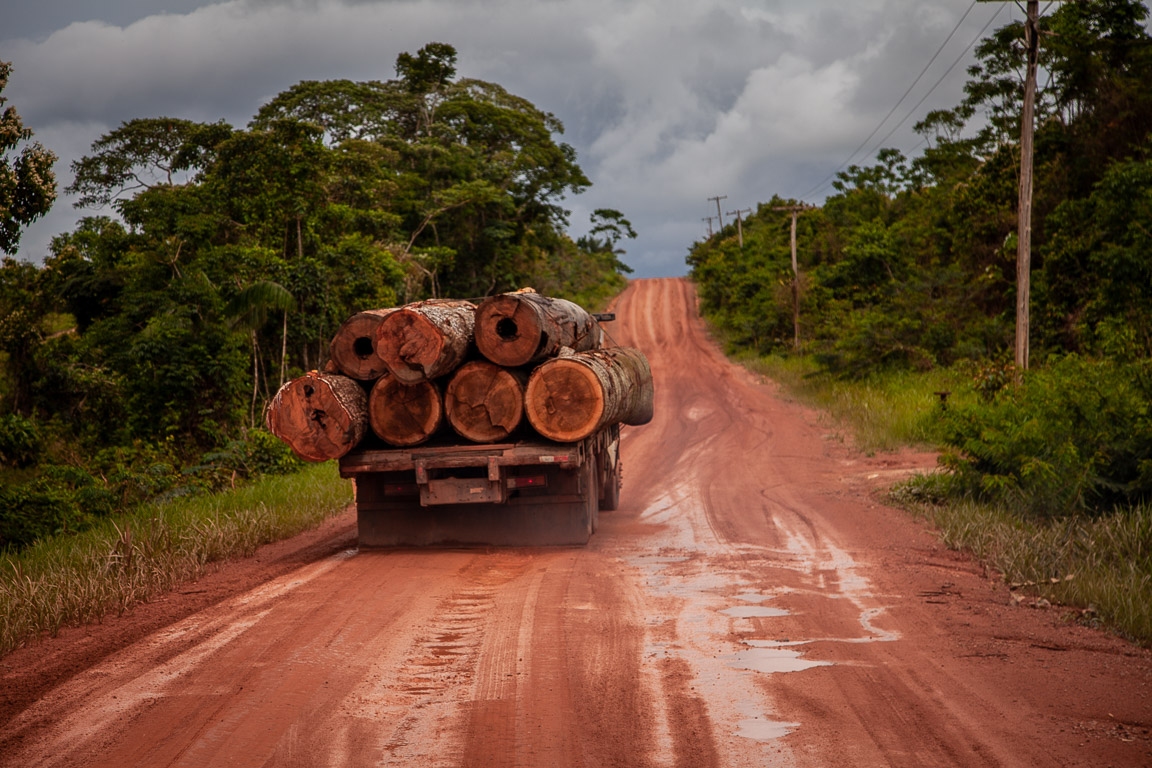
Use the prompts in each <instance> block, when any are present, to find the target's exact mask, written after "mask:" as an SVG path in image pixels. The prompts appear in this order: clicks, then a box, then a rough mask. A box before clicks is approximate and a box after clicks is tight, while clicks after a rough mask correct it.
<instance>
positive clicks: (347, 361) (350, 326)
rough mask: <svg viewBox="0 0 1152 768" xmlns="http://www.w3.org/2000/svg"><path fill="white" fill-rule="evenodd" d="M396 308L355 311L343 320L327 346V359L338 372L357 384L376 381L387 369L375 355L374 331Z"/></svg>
mask: <svg viewBox="0 0 1152 768" xmlns="http://www.w3.org/2000/svg"><path fill="white" fill-rule="evenodd" d="M395 311H396V309H395V308H389V309H369V310H365V311H364V312H357V313H356V314H354V315H352V317H350V318H348V319H347V320H345V321H344V323H343V324H342V325H341V326H340V328H339V329H338V330H337V331H336V335H335V336H333V337H332V341H331V343H329V345H328V356H329V358H330V359H331V361H332V362H333V363H335V364H336V367H337V368H338V369H339V371H340V372H341V373H343V374H344V375H345V376H351V377H352V378H353V379H358V380H360V381H375V380H376V379H378V378H380V376H381V374H383V373H384V372H385V371H387V370H388V366H387V365H385V363H384V359H383V358H382V357H380V356H379V355H378V354H376V331H377V329H379V327H380V323H382V322H384V318H386V317H387V316H388V315H390V314H391V313H393V312H395Z"/></svg>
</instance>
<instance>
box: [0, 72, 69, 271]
mask: <svg viewBox="0 0 1152 768" xmlns="http://www.w3.org/2000/svg"><path fill="white" fill-rule="evenodd" d="M11 73H12V64H11V63H10V62H6V61H0V109H2V108H3V107H4V105H5V104H6V103H7V101H8V99H7V98H5V97H4V96H3V95H2V94H3V93H4V89H5V88H6V87H8V77H9V75H11ZM31 139H32V131H31V130H29V129H28V128H25V127H24V121H23V120H21V119H20V114H19V113H18V112H17V111H16V108H15V107H8V108H7V109H3V112H0V251H4V252H5V253H15V252H16V248H17V247H18V246H19V245H20V234H21V231H22V230H23V229H24V227H26V226H28V225H29V224H31V223H32V222H34V221H36V219H38V218H40V217H41V216H43V215H44V214H45V213H47V212H48V211H49V209H50V208H51V207H52V203H53V202H55V200H56V176H55V174H53V172H52V164H53V163H55V162H56V155H54V154H53V153H52V152H49V151H48V150H46V149H44V147H42V146H41V145H40V142H38V141H31Z"/></svg>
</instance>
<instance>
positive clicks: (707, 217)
mask: <svg viewBox="0 0 1152 768" xmlns="http://www.w3.org/2000/svg"><path fill="white" fill-rule="evenodd" d="M714 218H716V217H715V216H705V217H704V218H702V219H700V221H706V222H708V239H709V240H711V239H712V219H714Z"/></svg>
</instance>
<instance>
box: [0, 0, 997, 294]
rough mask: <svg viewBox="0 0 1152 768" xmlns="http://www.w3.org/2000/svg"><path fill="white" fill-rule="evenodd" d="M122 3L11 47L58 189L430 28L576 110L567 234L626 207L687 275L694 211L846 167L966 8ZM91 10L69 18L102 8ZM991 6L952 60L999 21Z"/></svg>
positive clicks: (366, 64) (30, 244) (469, 72)
mask: <svg viewBox="0 0 1152 768" xmlns="http://www.w3.org/2000/svg"><path fill="white" fill-rule="evenodd" d="M177 1H178V2H180V3H182V5H181V6H179V7H180V8H181V9H187V7H188V3H189V2H190V0H169V2H177ZM120 6H121V7H120V8H119V11H118V13H119V14H120V15H119V16H117V17H116V18H114V19H113V20H114V21H117V22H118V23H106V22H100V21H77V22H76V23H72V24H70V25H68V26H64V27H63V28H60V29H58V30H57V31H55V32H54V33H52V34H50V35H48V36H46V37H44V36H42V35H29V38H28V39H19V38H17V39H10V40H7V41H4V42H3V43H0V50H3V54H2V55H3V57H4V58H5V59H8V60H12V61H13V63H14V72H13V77H12V80H11V82H10V85H9V88H8V90H7V92H6V93H5V95H6V96H8V97H9V99H10V103H11V104H12V105H14V106H16V108H17V109H18V110H19V111H20V113H21V114H22V115H23V116H24V118H25V121H26V123H27V124H28V125H29V127H31V128H32V129H33V130H34V131H35V132H36V135H37V138H38V139H39V140H40V141H41V142H42V143H44V144H45V145H46V146H49V147H50V148H52V149H54V150H55V151H56V152H57V153H59V154H61V155H62V158H63V160H62V166H63V171H62V174H61V176H62V181H63V182H64V183H66V182H67V181H69V180H70V179H69V178H68V177H67V171H66V168H67V164H68V162H69V161H70V160H72V159H75V158H76V157H79V156H80V155H82V154H83V153H84V152H85V151H86V149H87V147H88V146H89V145H90V144H91V142H92V141H94V140H95V139H96V138H98V137H99V136H100V135H101V134H102V133H104V132H106V131H107V130H110V129H111V128H114V127H115V126H116V125H118V124H119V123H120V122H122V121H124V120H129V119H132V118H136V117H152V116H158V115H170V116H174V117H184V118H189V119H193V120H204V121H212V120H218V119H225V120H227V121H229V122H231V123H233V124H235V125H243V124H245V123H246V122H247V121H248V120H249V119H250V118H251V116H252V115H253V114H254V113H255V112H256V110H257V109H258V108H259V106H260V104H262V103H263V102H265V101H267V100H268V99H270V98H271V97H273V96H274V95H275V94H277V93H278V92H280V91H282V90H284V89H285V88H288V87H289V86H291V85H293V84H294V83H296V82H298V81H300V80H303V79H330V78H352V79H386V78H389V77H391V76H392V75H393V63H394V61H395V57H396V55H397V54H398V53H400V52H402V51H415V50H417V49H418V48H419V47H420V46H422V45H424V44H425V43H427V42H430V41H433V40H436V41H442V42H448V43H451V44H453V45H454V46H456V48H457V49H458V51H459V61H458V71H459V73H460V75H462V76H468V77H478V78H481V79H486V80H493V81H495V82H498V83H500V84H501V85H503V86H505V87H506V88H508V89H509V90H510V91H512V92H513V93H517V94H519V95H521V96H524V97H526V98H528V99H530V100H531V101H533V102H534V103H536V104H537V105H538V106H539V107H541V108H542V109H544V110H547V111H550V112H553V113H554V114H556V116H557V117H558V118H560V120H561V121H563V122H564V123H565V125H566V126H567V128H568V132H567V134H566V136H565V137H564V139H565V140H566V141H569V142H570V143H572V144H573V145H574V146H575V147H576V149H577V151H578V152H579V157H580V161H581V164H582V166H583V167H584V169H585V171H586V172H587V174H588V175H589V177H590V178H591V179H592V180H593V182H594V186H593V188H592V189H591V190H589V191H588V192H586V193H585V194H583V195H580V196H578V197H576V198H574V199H573V200H571V201H570V203H571V207H572V209H573V219H572V226H573V231H574V233H575V234H580V233H582V232H583V231H584V229H585V227H586V221H587V218H586V217H587V213H588V212H589V211H590V210H591V209H593V208H596V207H613V208H618V209H620V210H622V211H623V212H624V213H625V214H626V215H627V216H628V217H629V218H630V219H631V220H632V221H633V223H634V225H635V226H636V229H637V231H638V232H640V234H641V239H640V240H639V241H637V242H634V243H632V244H630V254H629V259H630V260H631V261H632V262H633V263H634V264H635V265H636V266H637V267H640V271H641V273H642V274H644V275H660V274H680V273H683V271H684V269H685V267H684V263H683V256H684V253H685V251H686V249H687V247H688V246H689V245H690V243H691V241H692V240H693V239H695V238H696V237H698V236H699V234H700V233H701V232H703V231H704V227H703V224H702V222H701V221H700V217H701V216H705V215H708V214H709V213H711V212H713V211H714V209H711V208H710V205H709V203H708V202H707V200H706V198H707V197H709V196H711V195H715V194H727V195H728V199H727V201H725V202H726V203H727V204H728V205H730V206H731V208H733V209H734V208H736V207H737V206H739V207H741V208H743V207H748V206H752V205H755V203H756V202H758V201H762V200H767V199H768V198H770V197H771V196H772V194H773V193H775V192H780V193H782V194H785V195H789V194H791V195H795V194H797V193H798V192H799V191H802V190H803V189H805V188H807V187H809V186H811V184H813V183H815V181H818V180H819V178H820V177H822V176H824V175H826V174H827V173H828V172H829V171H830V170H831V169H832V168H834V167H835V165H836V164H838V163H839V162H840V161H841V160H843V159H844V155H845V154H846V153H847V152H849V151H851V149H852V148H853V147H854V146H856V144H857V143H858V142H859V141H860V140H861V139H862V138H863V137H864V136H865V135H867V133H868V131H869V130H871V128H872V127H873V126H874V125H875V123H876V121H877V120H879V119H880V117H882V116H883V114H884V113H885V112H886V111H887V109H888V107H890V106H891V103H892V101H893V100H894V99H895V98H896V97H897V96H899V94H900V93H901V92H902V91H903V89H904V88H905V87H907V84H908V83H909V82H910V81H911V79H912V77H913V76H914V75H915V73H916V72H917V71H918V70H919V67H921V66H922V65H923V63H924V62H925V61H927V58H928V57H929V56H930V55H931V53H932V52H933V51H934V50H935V48H936V46H938V45H939V43H940V41H942V40H943V37H944V35H945V34H947V31H948V30H949V29H951V25H952V24H954V23H955V21H956V19H958V18H959V16H960V14H961V13H963V11H964V9H965V8H966V7H967V4H966V3H964V2H963V0H949V2H948V3H944V4H935V5H931V6H928V5H924V4H921V3H915V2H913V1H912V0H860V2H856V3H851V4H848V5H845V4H843V3H832V2H830V1H829V0H817V1H814V2H806V3H802V4H801V3H788V2H780V1H779V0H777V1H776V2H772V1H771V0H745V1H744V2H725V1H722V0H588V1H582V2H579V3H572V2H568V3H564V2H558V1H556V2H540V1H539V0H502V1H501V2H466V1H464V0H421V1H419V2H404V1H401V0H395V1H391V0H389V1H381V2H358V3H347V2H338V1H337V0H310V1H307V2H273V1H262V0H232V1H231V2H223V3H217V4H211V5H209V4H205V5H203V6H202V7H199V8H196V9H195V10H191V11H188V12H184V13H169V14H156V15H144V16H142V17H139V18H137V19H136V20H135V21H131V22H130V23H129V22H126V21H124V16H125V14H128V13H129V11H130V10H131V8H134V7H135V6H131V8H130V7H129V6H130V3H129V2H128V0H124V1H123V2H122V3H120ZM141 7H143V6H141ZM83 8H84V12H83V13H81V12H79V11H78V13H81V15H77V16H76V17H75V18H77V19H82V18H84V17H85V16H91V15H92V13H93V12H92V11H90V10H89V6H88V5H84V6H83ZM981 10H982V9H980V8H978V9H977V11H975V12H973V14H972V18H971V19H970V20H969V21H970V24H969V26H973V25H974V27H973V29H967V28H966V29H965V30H964V31H962V33H960V34H958V35H957V40H955V41H954V43H953V45H954V48H953V49H951V52H950V53H948V56H947V57H946V58H948V60H949V61H950V60H951V58H952V57H953V56H955V52H958V50H959V48H960V47H962V45H963V44H965V43H967V41H968V40H969V39H971V36H972V35H973V34H974V30H975V29H978V28H979V25H980V24H982V23H983V20H984V19H986V18H987V15H988V14H987V11H984V12H983V13H980V11H981ZM978 16H979V17H980V18H979V19H977V18H976V17H978ZM108 18H112V17H108ZM7 33H8V34H14V33H13V32H12V31H10V30H9V31H8V32H7ZM15 34H19V32H18V31H17V32H15ZM960 38H963V40H961V39H960ZM942 58H944V57H942ZM940 63H941V62H938V64H940ZM959 77H960V79H961V80H962V73H960V75H959ZM959 97H960V94H959V90H958V86H957V85H955V84H953V87H952V91H951V92H947V93H941V94H939V98H940V99H942V102H941V103H943V104H954V103H956V102H957V101H958V100H959ZM928 108H929V105H928V104H926V105H925V106H924V109H925V110H926V109H928ZM907 133H908V131H907V129H906V128H905V130H904V132H903V134H901V136H905V135H906V134H907ZM896 138H900V137H896ZM896 138H894V140H893V141H895V140H896ZM74 218H75V215H74V213H73V212H72V211H70V209H68V208H67V206H66V205H61V204H58V205H57V208H56V209H55V210H54V211H53V212H52V214H50V217H49V218H48V219H47V220H46V221H44V222H41V223H40V224H37V225H35V226H34V227H33V228H32V229H30V230H29V232H28V233H27V234H26V236H25V243H26V248H25V253H26V254H27V255H28V256H35V257H39V256H40V255H41V254H42V252H43V248H44V247H46V244H47V239H48V237H49V236H50V235H51V234H56V233H58V232H60V231H64V230H67V229H70V223H69V222H70V221H71V220H74ZM49 226H51V227H55V229H53V230H51V231H49ZM37 248H39V250H37ZM629 259H626V260H629Z"/></svg>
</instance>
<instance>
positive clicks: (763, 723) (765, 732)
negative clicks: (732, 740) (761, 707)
mask: <svg viewBox="0 0 1152 768" xmlns="http://www.w3.org/2000/svg"><path fill="white" fill-rule="evenodd" d="M799 727H800V723H782V722H779V721H776V720H765V719H764V718H762V717H751V718H748V719H747V720H741V721H740V722H739V723H737V729H736V735H737V736H743V737H744V738H746V739H752V740H753V741H772V740H773V739H780V738H783V737H785V736H787V735H788V734H790V733H792V731H794V730H796V729H797V728H799Z"/></svg>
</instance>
